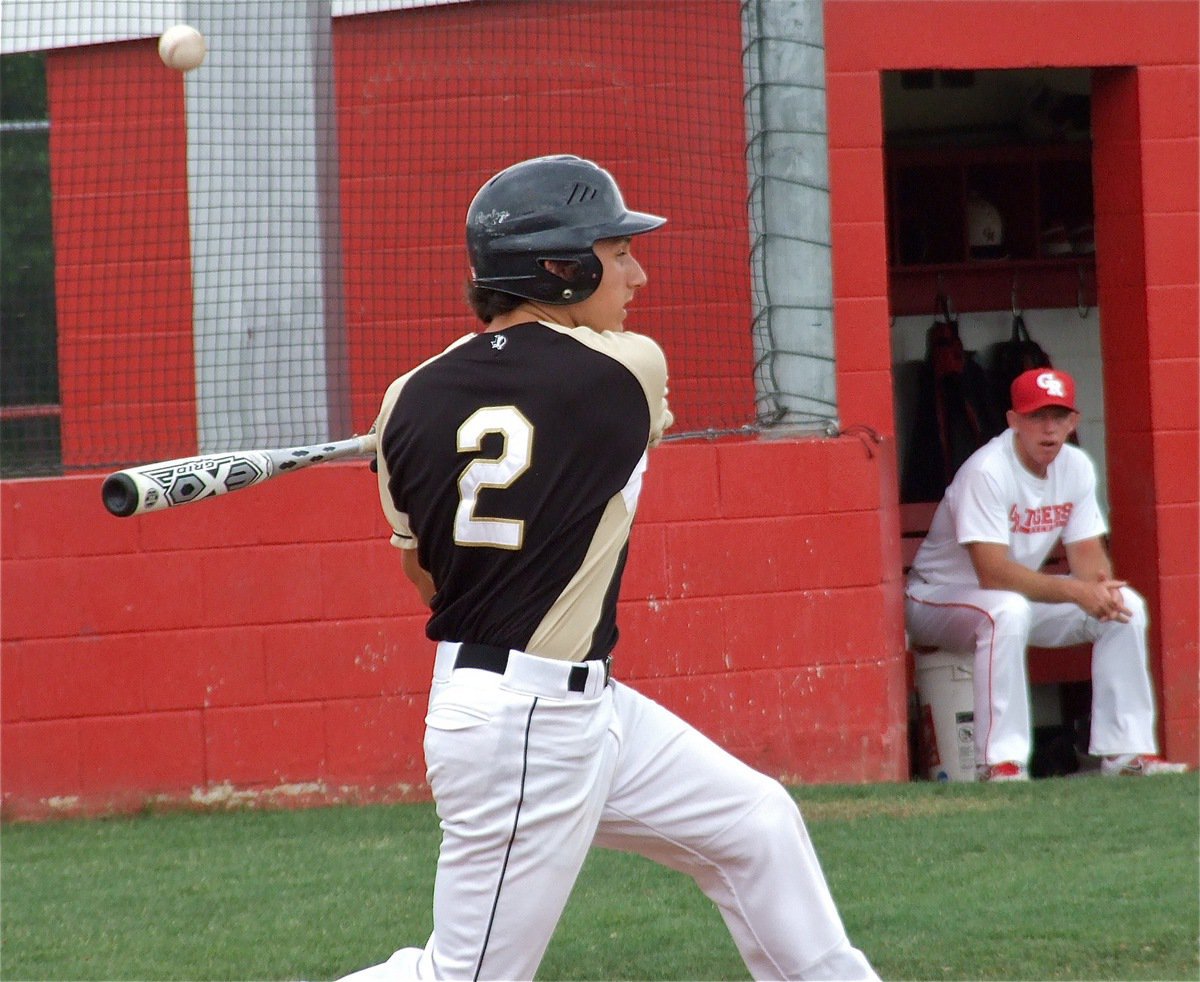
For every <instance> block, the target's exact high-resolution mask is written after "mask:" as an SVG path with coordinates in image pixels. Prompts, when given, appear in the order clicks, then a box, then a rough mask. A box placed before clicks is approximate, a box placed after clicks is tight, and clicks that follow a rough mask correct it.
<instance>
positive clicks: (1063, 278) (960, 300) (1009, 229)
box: [886, 142, 1095, 315]
mask: <svg viewBox="0 0 1200 982" xmlns="http://www.w3.org/2000/svg"><path fill="white" fill-rule="evenodd" d="M886 158H887V195H888V229H889V236H888V262H889V278H890V284H891V285H890V293H891V303H892V313H893V314H895V315H907V314H924V313H930V314H932V313H933V312H935V311H936V309H937V297H938V294H939V293H942V294H945V295H946V296H948V297H949V298H950V301H951V303H952V305H953V306H954V308H955V309H956V310H958V311H980V310H1007V309H1009V308H1010V307H1011V306H1012V305H1013V293H1014V286H1015V288H1016V290H1015V292H1016V303H1017V306H1018V307H1019V308H1020V309H1022V310H1024V309H1031V308H1039V307H1058V308H1061V307H1074V306H1078V307H1081V308H1082V307H1089V306H1091V305H1093V304H1094V303H1095V256H1094V255H1092V254H1090V253H1086V252H1081V253H1079V254H1067V255H1046V254H1045V253H1046V251H1047V249H1046V245H1045V242H1044V236H1045V233H1046V231H1047V230H1048V229H1049V228H1051V227H1053V226H1055V225H1060V226H1062V227H1063V228H1065V229H1067V230H1071V229H1074V228H1077V227H1079V226H1082V225H1087V224H1090V222H1091V217H1092V179H1091V145H1090V144H1088V143H1080V142H1074V143H1047V144H1010V145H975V144H970V145H955V144H938V145H929V146H921V147H913V146H902V147H888V148H887V149H886ZM974 196H978V197H979V198H982V199H983V200H984V201H986V202H987V204H988V205H990V206H991V207H992V208H994V209H995V211H996V212H998V213H999V216H1000V218H1001V220H1002V225H1003V242H1002V250H1003V253H1004V255H1005V256H1006V258H1003V259H991V258H980V256H981V252H980V250H979V249H977V248H975V247H974V245H976V244H973V243H972V241H971V238H972V236H971V229H970V227H969V221H968V215H969V208H968V202H969V201H970V200H972V198H973V197H974ZM982 254H986V252H984V253H982Z"/></svg>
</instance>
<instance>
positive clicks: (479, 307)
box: [466, 280, 525, 324]
mask: <svg viewBox="0 0 1200 982" xmlns="http://www.w3.org/2000/svg"><path fill="white" fill-rule="evenodd" d="M466 295H467V303H468V304H470V306H471V309H472V310H473V311H475V316H476V317H478V318H479V319H480V320H481V321H483V323H485V324H490V323H491V322H492V321H493V320H494V319H495V318H497V317H500V316H502V315H503V314H507V313H509V311H513V310H516V309H517V308H518V307H519V306H521V304H523V303H524V302H525V300H524V298H523V297H518V296H516V294H513V293H502V292H501V291H499V290H492V289H489V288H488V287H486V286H476V285H475V284H474V283H472V282H470V281H469V280H468V281H467V288H466Z"/></svg>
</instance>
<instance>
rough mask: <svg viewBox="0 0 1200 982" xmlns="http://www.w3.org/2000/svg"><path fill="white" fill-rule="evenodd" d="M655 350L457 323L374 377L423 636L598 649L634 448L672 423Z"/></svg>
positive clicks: (624, 341) (618, 562) (385, 458)
mask: <svg viewBox="0 0 1200 982" xmlns="http://www.w3.org/2000/svg"><path fill="white" fill-rule="evenodd" d="M666 383H667V369H666V360H665V358H664V356H663V353H662V350H661V349H660V348H659V346H658V345H657V344H655V343H654V341H652V340H650V339H649V338H647V337H645V336H643V335H638V334H633V333H627V332H625V333H613V332H596V331H593V330H591V329H590V328H586V327H581V328H564V327H559V326H557V325H551V324H546V323H542V322H531V323H525V324H518V325H515V326H513V327H510V328H508V329H506V330H503V331H497V332H492V333H484V334H472V335H468V336H467V337H464V338H460V339H459V340H458V341H456V342H455V343H454V344H452V345H450V347H448V348H447V349H446V350H445V351H443V352H442V353H441V354H439V355H437V356H435V357H434V358H431V359H430V360H429V361H426V362H424V363H423V364H421V365H419V366H418V367H416V368H415V369H413V370H412V371H411V372H409V373H408V374H406V375H404V376H402V377H401V378H399V379H397V380H396V381H395V382H393V383H392V385H391V386H390V387H389V388H388V391H387V394H386V395H385V397H384V400H383V405H382V407H381V409H380V413H379V418H378V420H377V422H376V429H377V432H378V433H379V451H378V463H379V491H380V500H381V503H382V505H383V510H384V513H385V514H386V516H387V518H388V521H389V523H390V524H391V527H392V530H393V533H394V534H393V536H392V541H393V543H394V544H395V545H397V546H399V547H401V548H416V549H417V550H418V558H419V560H420V563H421V566H422V567H423V568H425V569H426V570H428V571H429V573H430V574H431V575H432V577H433V581H434V584H435V586H436V593H435V594H434V597H433V600H432V603H431V607H432V616H431V617H430V619H429V622H428V624H427V627H426V633H427V634H428V636H429V637H430V638H431V639H433V640H437V641H442V640H449V641H470V642H478V643H484V644H491V645H496V646H499V647H503V648H517V649H520V650H522V651H527V652H530V653H531V654H536V655H542V656H544V657H548V658H559V659H565V660H569V661H580V660H583V659H585V658H598V657H603V656H604V655H606V654H608V652H609V651H611V650H612V648H613V646H614V645H615V644H616V640H617V626H616V604H617V594H618V590H619V587H620V580H621V573H622V570H623V567H624V564H625V556H626V550H627V546H628V539H629V530H630V525H631V523H632V521H633V514H634V510H635V508H636V506H637V500H638V495H639V493H640V491H641V480H642V474H643V472H644V470H645V467H646V451H647V448H648V447H649V446H651V445H653V444H654V443H656V442H658V440H659V439H660V438H661V436H662V433H663V431H664V430H665V429H666V428H667V427H668V426H670V424H671V420H672V417H671V413H670V410H669V409H668V408H667V402H666Z"/></svg>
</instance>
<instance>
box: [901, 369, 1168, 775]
mask: <svg viewBox="0 0 1200 982" xmlns="http://www.w3.org/2000/svg"><path fill="white" fill-rule="evenodd" d="M1011 393H1012V407H1013V408H1012V409H1011V410H1010V411H1009V412H1008V416H1007V419H1008V425H1009V429H1007V430H1006V431H1005V432H1004V433H1002V434H1000V435H999V436H997V437H995V438H994V439H993V440H991V441H990V442H989V443H987V444H985V445H984V446H983V447H981V448H980V449H979V450H977V451H976V452H975V453H974V454H973V455H972V456H971V457H970V458H968V459H967V460H966V462H964V463H963V465H962V467H960V468H959V470H958V473H957V474H956V475H955V476H954V480H953V481H952V482H951V484H950V486H949V487H948V488H947V489H946V495H945V497H944V498H943V499H942V501H941V503H940V504H939V505H938V508H937V511H936V512H935V513H934V517H933V521H932V523H931V524H930V528H929V534H928V535H927V536H926V537H925V541H924V543H923V544H922V545H921V548H920V549H919V550H918V551H917V555H916V558H915V559H914V561H913V567H912V572H911V574H910V577H909V581H908V587H907V593H906V614H907V621H908V631H909V635H910V637H911V639H912V641H913V642H914V643H916V644H919V645H934V646H937V647H939V648H944V649H946V650H948V651H963V652H974V654H975V674H974V696H975V761H976V770H977V776H978V777H979V779H980V780H984V781H1022V780H1027V778H1028V771H1027V768H1028V763H1029V757H1030V753H1031V749H1032V738H1031V722H1030V710H1029V685H1028V679H1027V673H1026V667H1025V649H1026V647H1028V646H1029V645H1036V646H1038V647H1044V648H1060V647H1067V646H1070V645H1075V644H1080V643H1083V642H1085V641H1090V642H1092V643H1093V648H1092V652H1093V653H1092V725H1091V745H1090V748H1089V751H1090V753H1092V754H1093V755H1096V756H1099V757H1101V758H1102V760H1101V771H1102V773H1104V774H1106V775H1139V776H1146V775H1154V774H1164V773H1173V772H1178V771H1182V770H1184V769H1185V767H1184V765H1182V764H1170V763H1167V762H1166V761H1164V760H1162V759H1161V758H1160V757H1158V756H1157V747H1158V743H1157V738H1156V736H1155V707H1154V692H1153V687H1152V685H1151V680H1150V672H1149V667H1148V664H1147V657H1146V624H1147V621H1146V604H1145V601H1143V600H1142V598H1141V597H1140V596H1139V595H1138V594H1137V593H1136V592H1134V590H1132V589H1131V588H1130V587H1129V586H1128V584H1126V583H1125V582H1123V581H1120V580H1115V579H1113V571H1112V563H1111V562H1110V561H1109V557H1108V553H1107V550H1106V548H1105V546H1104V535H1105V534H1106V532H1107V526H1106V524H1105V521H1104V517H1103V515H1102V514H1101V512H1100V506H1099V504H1098V503H1097V500H1096V471H1095V467H1094V466H1093V464H1092V462H1091V459H1090V458H1089V457H1088V456H1087V455H1086V454H1085V453H1084V452H1083V451H1082V450H1081V449H1079V448H1078V447H1076V446H1072V445H1070V444H1068V443H1067V442H1066V441H1067V439H1068V438H1069V437H1070V435H1071V434H1072V433H1073V432H1074V431H1075V427H1076V425H1077V424H1078V420H1079V414H1078V412H1076V409H1075V382H1074V380H1073V379H1072V378H1071V377H1070V376H1069V375H1068V374H1067V373H1066V372H1059V371H1053V370H1051V369H1044V368H1036V369H1032V370H1031V371H1028V372H1025V373H1024V374H1022V375H1020V376H1019V377H1018V378H1017V379H1015V380H1014V381H1013V383H1012V389H1011ZM1060 539H1061V540H1062V542H1063V544H1064V546H1065V549H1066V554H1067V561H1068V563H1069V566H1070V575H1069V576H1051V575H1048V574H1045V573H1041V572H1039V570H1040V569H1041V566H1042V564H1043V563H1044V562H1045V560H1046V557H1047V556H1048V555H1049V554H1050V552H1051V550H1053V549H1054V547H1055V546H1056V545H1057V544H1058V542H1059V540H1060ZM917 657H918V658H919V657H920V656H919V655H918V656H917Z"/></svg>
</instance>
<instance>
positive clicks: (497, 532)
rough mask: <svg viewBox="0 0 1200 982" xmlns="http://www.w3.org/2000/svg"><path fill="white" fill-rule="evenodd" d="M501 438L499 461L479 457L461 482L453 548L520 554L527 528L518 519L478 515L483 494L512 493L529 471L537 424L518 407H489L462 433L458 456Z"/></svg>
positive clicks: (470, 419)
mask: <svg viewBox="0 0 1200 982" xmlns="http://www.w3.org/2000/svg"><path fill="white" fill-rule="evenodd" d="M489 433H498V434H499V435H500V437H501V439H502V440H503V441H504V448H503V451H502V452H501V454H500V456H499V457H476V458H475V459H474V460H472V461H471V463H469V464H468V465H467V466H466V468H465V469H464V470H463V472H462V475H461V476H460V477H459V479H458V508H457V510H456V511H455V513H454V542H455V544H457V545H460V546H491V547H493V548H495V549H520V548H521V545H522V540H523V538H524V535H525V523H524V522H523V521H522V520H521V519H519V518H486V517H482V516H479V515H476V514H475V505H476V502H477V500H478V497H479V490H480V488H507V487H509V486H510V485H511V484H512V483H513V482H514V481H515V480H516V479H517V478H518V477H520V476H521V475H522V474H524V473H525V471H526V470H528V469H529V459H530V455H531V454H532V452H533V424H532V423H530V422H529V420H527V419H526V418H525V417H524V416H523V415H522V414H521V411H520V410H519V409H517V407H516V406H484V407H483V408H482V409H477V410H475V412H473V413H472V414H471V415H470V416H468V417H467V419H466V421H465V422H464V423H463V424H462V426H460V427H459V428H458V452H459V453H477V452H478V451H479V450H481V449H482V448H483V438H484V437H485V436H487V435H488V434H489Z"/></svg>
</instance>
